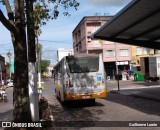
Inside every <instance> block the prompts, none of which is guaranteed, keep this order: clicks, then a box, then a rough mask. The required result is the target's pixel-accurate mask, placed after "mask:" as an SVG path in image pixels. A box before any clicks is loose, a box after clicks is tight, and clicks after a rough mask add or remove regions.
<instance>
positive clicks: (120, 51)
mask: <svg viewBox="0 0 160 130" xmlns="http://www.w3.org/2000/svg"><path fill="white" fill-rule="evenodd" d="M111 18H112V16H87V17H84V18H83V19H82V20H81V21H80V22H79V24H78V25H77V26H76V27H75V29H74V30H73V32H72V36H73V49H74V53H87V54H90V53H96V54H102V56H103V62H104V65H105V70H106V72H107V75H108V76H110V77H111V78H113V77H114V76H115V74H116V67H117V66H118V70H122V71H123V70H124V69H129V64H130V60H131V46H130V45H125V44H120V43H114V42H109V41H103V40H92V39H91V35H92V34H93V33H94V32H95V31H96V30H97V29H99V28H100V27H101V26H102V25H104V24H105V23H106V22H108V21H109V20H110V19H111ZM116 61H117V66H116Z"/></svg>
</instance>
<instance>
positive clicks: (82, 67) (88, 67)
mask: <svg viewBox="0 0 160 130" xmlns="http://www.w3.org/2000/svg"><path fill="white" fill-rule="evenodd" d="M67 62H68V65H69V69H70V72H71V73H85V72H97V71H98V69H99V57H74V56H70V57H67Z"/></svg>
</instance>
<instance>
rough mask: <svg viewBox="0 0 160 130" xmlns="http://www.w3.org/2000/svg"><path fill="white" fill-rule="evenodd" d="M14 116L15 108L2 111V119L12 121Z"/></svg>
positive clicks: (0, 115)
mask: <svg viewBox="0 0 160 130" xmlns="http://www.w3.org/2000/svg"><path fill="white" fill-rule="evenodd" d="M12 117H13V110H12V109H11V110H8V111H6V112H3V113H0V121H11V120H12Z"/></svg>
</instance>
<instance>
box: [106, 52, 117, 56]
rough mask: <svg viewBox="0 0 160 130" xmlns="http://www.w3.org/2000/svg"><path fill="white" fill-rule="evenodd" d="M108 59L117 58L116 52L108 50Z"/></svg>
mask: <svg viewBox="0 0 160 130" xmlns="http://www.w3.org/2000/svg"><path fill="white" fill-rule="evenodd" d="M106 57H115V50H106Z"/></svg>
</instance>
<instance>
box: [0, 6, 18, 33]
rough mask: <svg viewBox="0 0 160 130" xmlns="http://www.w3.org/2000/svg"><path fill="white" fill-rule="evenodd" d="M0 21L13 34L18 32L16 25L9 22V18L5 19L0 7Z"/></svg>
mask: <svg viewBox="0 0 160 130" xmlns="http://www.w3.org/2000/svg"><path fill="white" fill-rule="evenodd" d="M0 21H1V23H2V24H3V25H4V26H5V27H6V28H7V29H8V30H9V31H10V32H12V33H13V34H14V35H16V34H17V33H18V30H17V29H16V27H15V26H14V25H13V24H11V23H10V21H9V20H7V19H6V17H5V16H4V14H3V12H2V10H1V9H0Z"/></svg>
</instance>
